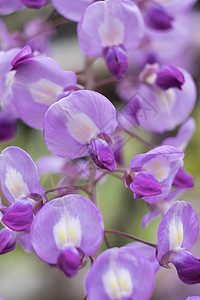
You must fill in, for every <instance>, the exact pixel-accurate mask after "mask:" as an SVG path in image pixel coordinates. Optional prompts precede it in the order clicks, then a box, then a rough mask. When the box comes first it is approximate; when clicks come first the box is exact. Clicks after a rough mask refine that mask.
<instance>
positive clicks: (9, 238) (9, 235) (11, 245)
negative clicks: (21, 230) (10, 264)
mask: <svg viewBox="0 0 200 300" xmlns="http://www.w3.org/2000/svg"><path fill="white" fill-rule="evenodd" d="M16 246H17V242H16V238H15V234H14V232H13V231H12V230H10V229H8V228H3V229H2V230H1V231H0V254H3V253H6V252H9V251H12V250H13V249H15V248H16Z"/></svg>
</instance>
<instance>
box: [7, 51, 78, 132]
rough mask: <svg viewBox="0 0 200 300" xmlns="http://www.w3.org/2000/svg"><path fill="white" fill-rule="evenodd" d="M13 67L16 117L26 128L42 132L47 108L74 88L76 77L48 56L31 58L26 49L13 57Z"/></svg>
mask: <svg viewBox="0 0 200 300" xmlns="http://www.w3.org/2000/svg"><path fill="white" fill-rule="evenodd" d="M13 68H14V69H16V74H15V77H14V83H13V86H12V88H13V99H14V103H15V106H16V108H17V111H18V113H19V116H20V118H21V119H22V120H23V121H24V122H25V123H26V124H27V125H29V126H31V127H33V128H36V129H42V128H43V119H44V115H45V113H46V111H47V109H48V108H49V106H50V105H51V104H52V103H54V102H56V101H57V100H58V97H59V95H60V94H62V93H63V92H64V91H65V90H70V89H71V88H73V87H75V86H76V81H77V78H76V75H75V73H74V72H71V71H64V70H62V69H61V68H60V66H59V65H58V64H57V62H55V61H54V60H53V59H51V58H50V57H44V56H34V55H33V54H32V52H31V50H30V48H29V47H28V46H27V47H25V48H24V49H23V50H22V51H21V52H20V53H19V54H18V55H17V56H16V57H15V59H14V60H13ZM55 74H56V76H55Z"/></svg>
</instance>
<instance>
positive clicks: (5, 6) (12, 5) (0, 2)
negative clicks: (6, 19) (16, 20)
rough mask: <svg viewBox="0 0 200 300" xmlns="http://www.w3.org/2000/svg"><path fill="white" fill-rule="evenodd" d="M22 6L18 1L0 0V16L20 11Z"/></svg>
mask: <svg viewBox="0 0 200 300" xmlns="http://www.w3.org/2000/svg"><path fill="white" fill-rule="evenodd" d="M23 8H24V5H23V4H22V2H21V1H20V0H9V1H8V0H0V14H1V15H8V14H11V13H12V12H14V11H16V10H21V9H23Z"/></svg>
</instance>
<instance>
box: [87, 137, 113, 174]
mask: <svg viewBox="0 0 200 300" xmlns="http://www.w3.org/2000/svg"><path fill="white" fill-rule="evenodd" d="M88 152H89V155H90V157H91V159H92V160H93V161H94V163H95V164H96V165H97V166H98V167H99V168H101V169H106V170H109V171H113V170H114V169H115V168H116V161H115V156H114V153H113V151H112V149H111V148H110V146H109V145H108V144H107V143H106V141H104V140H102V139H100V138H97V139H93V140H92V141H91V143H90V144H89V145H88Z"/></svg>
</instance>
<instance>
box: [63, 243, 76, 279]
mask: <svg viewBox="0 0 200 300" xmlns="http://www.w3.org/2000/svg"><path fill="white" fill-rule="evenodd" d="M80 264H81V259H80V254H79V252H78V250H77V249H76V248H75V247H74V246H72V245H69V246H68V247H67V248H66V249H65V250H64V251H62V252H61V253H60V255H59V257H58V267H59V268H60V269H61V270H62V271H63V272H64V273H65V275H66V276H69V277H73V276H76V275H77V273H78V268H79V266H80Z"/></svg>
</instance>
